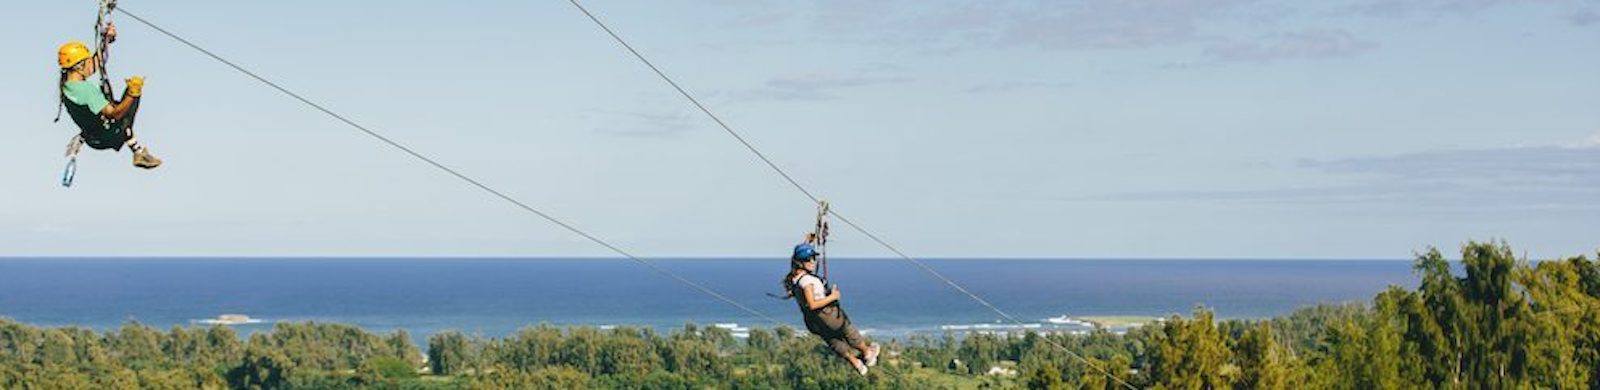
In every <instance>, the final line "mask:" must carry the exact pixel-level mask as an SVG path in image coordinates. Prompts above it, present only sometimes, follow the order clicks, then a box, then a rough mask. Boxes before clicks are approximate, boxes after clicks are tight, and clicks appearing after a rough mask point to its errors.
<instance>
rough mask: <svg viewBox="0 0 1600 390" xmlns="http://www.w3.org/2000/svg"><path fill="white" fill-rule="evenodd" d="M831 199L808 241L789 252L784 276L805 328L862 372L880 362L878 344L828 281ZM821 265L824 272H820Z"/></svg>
mask: <svg viewBox="0 0 1600 390" xmlns="http://www.w3.org/2000/svg"><path fill="white" fill-rule="evenodd" d="M827 217H828V202H825V201H824V202H821V205H820V206H819V209H818V212H817V224H816V228H815V229H814V230H813V231H811V232H807V233H806V236H805V241H803V242H801V243H800V244H798V245H795V246H794V251H793V253H792V254H791V255H790V256H789V273H788V274H787V275H785V276H784V278H783V286H784V289H785V290H787V291H788V294H789V295H788V297H793V298H794V300H795V303H796V304H798V305H799V306H800V313H801V317H802V318H803V319H804V320H805V324H806V330H807V331H809V332H811V334H814V335H817V337H821V338H822V340H823V341H824V342H826V343H827V344H828V348H830V349H832V350H833V352H834V353H836V354H838V355H839V357H841V358H844V360H845V361H847V362H849V363H850V366H851V367H853V368H855V370H856V372H857V373H859V374H861V375H867V368H868V367H872V366H876V365H878V345H877V344H872V343H871V342H869V341H868V340H867V338H866V337H863V336H862V335H861V332H860V331H858V330H856V327H855V324H853V323H851V321H850V316H849V315H847V314H845V312H844V308H843V307H840V304H839V298H840V296H841V293H840V292H839V287H838V286H835V285H833V284H830V283H828V281H827V280H826V279H825V278H826V277H827V265H826V262H827V249H826V248H827V243H828V221H827ZM819 267H820V268H821V269H822V274H821V276H819V275H818V274H817V272H818V269H819Z"/></svg>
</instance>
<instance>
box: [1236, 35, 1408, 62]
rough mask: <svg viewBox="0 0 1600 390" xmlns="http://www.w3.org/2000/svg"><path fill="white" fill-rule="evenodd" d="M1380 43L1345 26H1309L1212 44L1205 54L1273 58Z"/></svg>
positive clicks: (1321, 55) (1341, 52) (1329, 53)
mask: <svg viewBox="0 0 1600 390" xmlns="http://www.w3.org/2000/svg"><path fill="white" fill-rule="evenodd" d="M1376 47H1378V44H1377V43H1376V42H1372V41H1367V40H1361V39H1358V38H1356V37H1355V36H1354V35H1352V34H1350V33H1349V32H1348V31H1344V30H1306V31H1301V32H1293V33H1281V34H1275V35H1272V36H1269V37H1266V38H1264V39H1261V40H1258V41H1253V42H1228V43H1221V44H1216V45H1212V46H1211V47H1207V48H1206V49H1205V54H1206V56H1208V57H1211V58H1213V59H1215V60H1218V61H1225V62H1272V61H1277V60H1289V59H1326V58H1340V57H1350V56H1354V55H1358V54H1361V53H1365V52H1367V51H1371V50H1372V49H1374V48H1376Z"/></svg>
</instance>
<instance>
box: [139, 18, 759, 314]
mask: <svg viewBox="0 0 1600 390" xmlns="http://www.w3.org/2000/svg"><path fill="white" fill-rule="evenodd" d="M116 11H117V12H121V13H122V14H123V15H127V16H128V17H130V18H133V19H134V20H137V21H139V23H142V24H144V25H145V26H148V27H150V28H152V29H155V30H156V31H159V32H161V33H162V34H165V35H166V36H167V37H170V38H172V39H173V40H176V41H178V42H179V43H182V44H184V45H185V46H189V48H191V49H194V50H195V51H199V52H200V53H201V54H205V55H206V56H207V57H211V59H214V60H217V62H221V63H222V64H223V65H227V66H228V67H230V68H233V70H236V71H239V73H243V74H244V75H246V76H250V78H253V79H256V81H260V82H261V83H262V84H266V85H267V86H268V87H272V88H273V89H276V90H278V92H282V93H283V94H284V95H289V97H291V98H294V99H295V100H299V101H300V102H301V103H305V104H306V105H307V106H311V108H314V109H316V110H317V111H322V113H324V114H328V116H331V117H333V118H334V119H338V120H339V121H340V122H344V124H346V125H350V127H353V128H355V129H356V130H360V131H361V132H362V133H366V134H367V135H369V136H372V138H376V139H377V140H378V141H382V142H383V143H385V144H388V145H389V146H392V147H394V148H395V149H399V150H400V151H402V152H405V153H406V154H408V155H411V157H415V158H416V159H418V160H422V161H423V162H426V163H428V165H432V166H433V167H434V168H438V169H439V170H441V171H444V172H445V173H448V174H450V175H451V176H455V177H456V178H457V179H461V180H462V181H465V182H467V184H471V185H472V186H474V187H477V188H478V189H481V190H483V191H484V192H488V193H490V194H492V195H494V196H495V197H498V198H500V199H501V200H504V201H506V202H508V203H511V204H512V205H515V206H517V207H518V208H521V209H522V210H524V211H527V212H529V213H532V214H534V215H537V216H539V217H540V218H544V219H545V220H546V221H550V223H553V224H556V226H560V227H562V228H564V229H566V230H567V231H570V232H572V233H574V234H577V235H578V236H581V237H583V238H585V239H588V240H589V241H593V242H594V243H596V244H600V246H603V247H605V248H606V249H610V250H611V251H612V252H616V253H617V254H619V255H622V256H623V257H627V258H628V259H629V260H633V261H634V262H636V263H639V264H640V265H643V266H645V267H648V268H650V269H651V270H653V271H655V272H656V273H659V274H662V275H665V276H667V277H669V278H672V279H674V280H677V281H678V282H681V283H683V284H685V285H688V286H689V287H692V288H694V289H695V290H698V291H700V292H702V293H705V294H706V295H710V296H712V297H714V298H716V299H718V300H721V301H723V302H726V303H727V304H729V305H733V306H734V307H737V308H739V309H740V310H743V311H744V312H746V313H750V314H751V315H754V316H756V317H760V318H762V319H764V320H767V321H769V322H772V323H774V324H779V325H783V324H786V323H785V322H783V321H778V320H777V319H775V318H772V316H768V315H767V314H766V313H762V312H760V311H756V310H755V309H751V308H750V307H748V306H745V305H743V304H740V303H739V302H736V301H734V300H733V299H730V298H728V297H727V296H725V295H722V294H721V293H718V292H716V291H715V290H712V289H710V288H708V287H706V286H704V285H701V284H700V283H695V282H694V281H691V280H689V279H686V278H684V277H683V276H679V275H678V274H677V273H674V272H672V271H668V270H667V269H665V268H661V267H660V266H657V265H656V264H654V263H651V262H649V261H647V260H645V259H643V258H640V257H638V256H634V255H633V254H632V253H629V252H628V251H625V250H623V249H622V248H620V247H617V246H616V245H612V244H611V243H610V242H606V241H605V240H601V239H600V238H599V237H596V236H594V235H592V234H589V232H586V231H584V230H582V229H579V228H578V227H577V226H574V225H572V224H570V223H567V222H566V221H563V220H561V219H558V218H556V217H555V216H552V215H550V214H547V213H545V212H543V211H540V210H539V209H536V208H533V206H529V205H528V204H526V203H522V201H519V200H517V199H516V198H512V197H511V196H509V195H506V194H505V193H503V192H500V191H499V190H496V189H494V188H493V187H489V186H488V185H486V184H483V182H480V181H478V180H477V179H473V178H472V177H470V176H467V175H466V174H463V173H461V172H460V171H457V170H455V169H453V168H450V167H449V166H446V165H444V164H442V163H440V162H438V161H436V160H434V159H432V158H428V156H424V155H423V154H422V153H419V152H417V151H416V150H414V149H411V148H410V147H407V146H405V145H403V144H401V143H399V142H397V141H395V140H393V139H390V138H389V137H385V136H383V135H382V134H379V133H378V132H376V131H373V130H372V129H369V128H367V127H366V126H362V125H360V124H358V123H356V122H355V121H352V120H350V119H348V118H345V117H344V116H343V115H339V113H336V112H333V110H329V109H327V108H325V107H323V106H322V105H320V104H317V103H315V102H312V101H311V100H310V99H306V98H305V97H303V96H300V94H298V93H294V91H290V90H288V89H287V88H284V87H282V86H279V85H278V84H277V83H274V82H272V81H271V80H267V79H266V78H264V77H261V76H260V75H257V74H256V73H255V72H251V71H250V70H248V69H245V68H244V67H242V66H239V65H238V64H235V63H233V61H228V60H227V59H225V58H222V56H219V55H217V54H216V53H212V52H211V51H210V50H206V49H205V48H203V47H200V45H196V44H195V43H194V42H190V41H189V40H188V39H184V38H183V37H181V36H178V34H174V33H172V32H171V31H167V29H164V28H161V27H160V26H157V25H156V24H155V23H151V22H150V21H149V20H145V18H142V17H140V16H139V15H136V14H134V13H132V12H128V10H127V9H125V8H123V7H117V8H116Z"/></svg>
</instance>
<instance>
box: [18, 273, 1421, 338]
mask: <svg viewBox="0 0 1600 390" xmlns="http://www.w3.org/2000/svg"><path fill="white" fill-rule="evenodd" d="M653 262H654V263H656V264H658V265H660V266H661V267H663V268H666V269H669V270H672V271H673V272H677V273H679V274H681V275H683V276H685V277H687V278H689V279H691V280H694V281H697V282H700V283H703V284H704V285H706V286H707V287H709V288H711V289H713V290H716V291H718V292H721V293H723V294H725V295H727V296H728V297H730V298H732V299H734V300H736V301H738V302H740V303H742V304H745V305H747V306H749V307H751V308H753V309H755V310H758V311H761V312H764V313H766V314H767V315H770V316H772V317H774V318H777V319H780V320H783V321H785V323H786V324H788V325H792V326H795V327H797V328H803V326H801V325H800V319H799V314H798V312H797V308H796V307H795V304H794V302H793V301H785V300H778V299H774V298H771V297H768V296H767V295H766V293H778V292H780V286H779V284H778V281H779V279H780V278H781V277H782V275H783V273H784V272H785V271H786V270H787V268H786V267H787V262H786V261H785V260H783V259H765V260H758V259H663V260H654V261H653ZM925 262H926V263H927V264H928V265H929V266H930V267H932V268H934V269H937V270H939V271H940V272H941V273H943V274H945V275H946V276H948V277H950V278H951V279H953V280H955V281H956V282H957V283H960V284H962V285H963V286H965V287H967V288H968V289H969V290H971V291H972V292H974V293H976V294H978V295H980V296H982V297H984V298H985V299H987V300H989V301H990V302H992V303H994V304H995V305H996V306H998V307H999V308H1000V309H1002V310H1005V311H1007V312H1008V313H1010V314H1012V315H1013V316H1015V317H1017V318H1019V319H1021V320H1023V321H1025V322H1027V323H1028V325H1027V327H1029V328H1040V329H1053V328H1060V327H1070V326H1072V325H1063V324H1061V323H1059V319H1058V322H1057V323H1052V322H1051V321H1048V319H1049V318H1052V317H1060V316H1068V317H1084V316H1166V315H1171V314H1188V313H1190V312H1191V311H1192V310H1193V308H1194V307H1195V306H1196V305H1204V306H1206V307H1208V308H1211V309H1212V310H1214V311H1215V312H1216V313H1217V315H1218V317H1221V318H1262V317H1270V316H1277V315H1283V314H1287V313H1289V312H1291V311H1293V310H1294V309H1295V308H1298V307H1302V306H1306V305H1313V304H1318V303H1341V302H1367V301H1369V300H1370V299H1371V298H1372V296H1373V295H1374V294H1377V293H1378V292H1380V291H1382V290H1383V289H1384V288H1386V287H1387V286H1389V285H1399V286H1404V287H1408V288H1410V287H1414V286H1415V284H1416V280H1415V279H1416V278H1415V276H1414V275H1412V273H1411V269H1410V263H1409V262H1406V261H1378V260H1351V261H1341V260H1011V259H1007V260H998V259H940V260H925ZM830 265H831V270H830V271H831V276H832V281H833V282H834V283H836V284H837V285H839V286H840V291H841V294H842V301H843V304H844V308H845V310H846V311H847V312H849V313H850V316H851V318H852V319H853V320H854V321H855V322H856V323H857V326H858V327H860V328H862V329H864V330H866V332H868V333H869V334H876V335H880V336H884V335H887V336H890V337H897V336H903V335H907V334H916V333H942V332H944V331H965V330H971V329H1004V328H1006V326H1004V324H1001V323H999V317H998V316H997V315H995V314H994V313H993V312H992V311H989V309H987V308H985V307H983V306H980V305H978V304H977V303H975V302H973V301H972V300H971V299H970V298H968V297H967V296H965V295H962V294H960V293H959V292H956V291H955V290H953V289H951V288H949V287H948V286H947V285H945V284H943V283H942V282H940V281H938V280H937V279H934V278H932V277H931V276H929V275H927V274H926V273H924V272H922V271H921V270H920V269H917V268H915V267H914V266H912V265H911V264H910V263H907V262H904V261H902V260H893V259H871V260H854V259H833V260H831V261H830ZM221 314H244V315H248V316H250V317H253V318H258V319H261V320H262V322H261V323H256V324H246V325H238V328H239V330H240V331H241V332H242V333H249V332H255V331H260V330H265V329H269V328H270V327H271V324H272V323H274V322H279V321H319V322H339V323H348V324H354V325H359V326H361V327H364V328H367V329H369V330H374V331H391V330H394V329H405V330H406V331H408V332H411V335H412V336H413V337H415V338H418V339H422V338H424V337H426V335H428V334H431V333H434V332H438V331H441V330H460V331H465V332H468V333H474V334H479V335H483V336H491V337H492V336H502V335H506V334H508V333H511V332H513V331H515V330H516V329H518V328H521V327H524V326H529V325H536V324H540V323H547V324H554V325H595V326H624V325H627V326H643V327H652V328H657V329H662V330H666V329H673V328H679V327H682V326H683V325H684V324H686V323H696V324H702V325H709V324H725V325H724V326H737V327H741V328H742V327H749V326H760V327H770V326H772V324H771V323H768V322H765V321H764V320H762V319H760V318H758V317H755V316H752V315H749V314H747V313H744V312H742V311H740V310H738V309H736V308H734V307H732V306H730V305H728V304H726V303H724V302H721V301H718V300H716V299H714V298H711V297H709V296H707V295H704V294H701V293H699V292H697V291H695V290H692V289H690V288H688V287H686V286H684V285H683V284H680V283H678V282H676V281H673V280H671V279H668V278H666V277H664V276H661V275H659V274H657V273H654V272H652V271H650V270H649V269H648V268H645V267H642V266H640V265H638V264H636V263H633V262H632V261H629V260H624V259H452V258H427V259H411V258H381V259H380V258H361V259H350V258H338V259H317V258H292V259H273V258H249V259H236V258H182V259H161V258H138V259H128V258H118V259H77V258H49V259H27V258H12V259H0V317H7V318H11V319H13V320H17V321H20V322H24V323H28V324H33V325H42V326H68V325H71V326H85V327H90V328H95V329H107V328H114V327H117V326H120V325H121V324H123V323H126V322H130V321H137V322H139V323H143V324H146V325H152V326H156V327H160V328H166V327H171V326H174V325H185V326H187V325H195V324H200V321H201V320H204V319H208V318H215V317H216V316H218V315H221ZM731 324H737V325H731Z"/></svg>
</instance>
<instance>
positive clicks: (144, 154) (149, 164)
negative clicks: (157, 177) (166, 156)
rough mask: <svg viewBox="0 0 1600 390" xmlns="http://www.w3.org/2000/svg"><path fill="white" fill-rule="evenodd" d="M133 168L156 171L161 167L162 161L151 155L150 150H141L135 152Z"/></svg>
mask: <svg viewBox="0 0 1600 390" xmlns="http://www.w3.org/2000/svg"><path fill="white" fill-rule="evenodd" d="M133 166H136V167H140V168H144V169H156V167H159V166H161V159H159V158H156V156H152V155H150V148H144V149H139V151H137V152H133Z"/></svg>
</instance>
